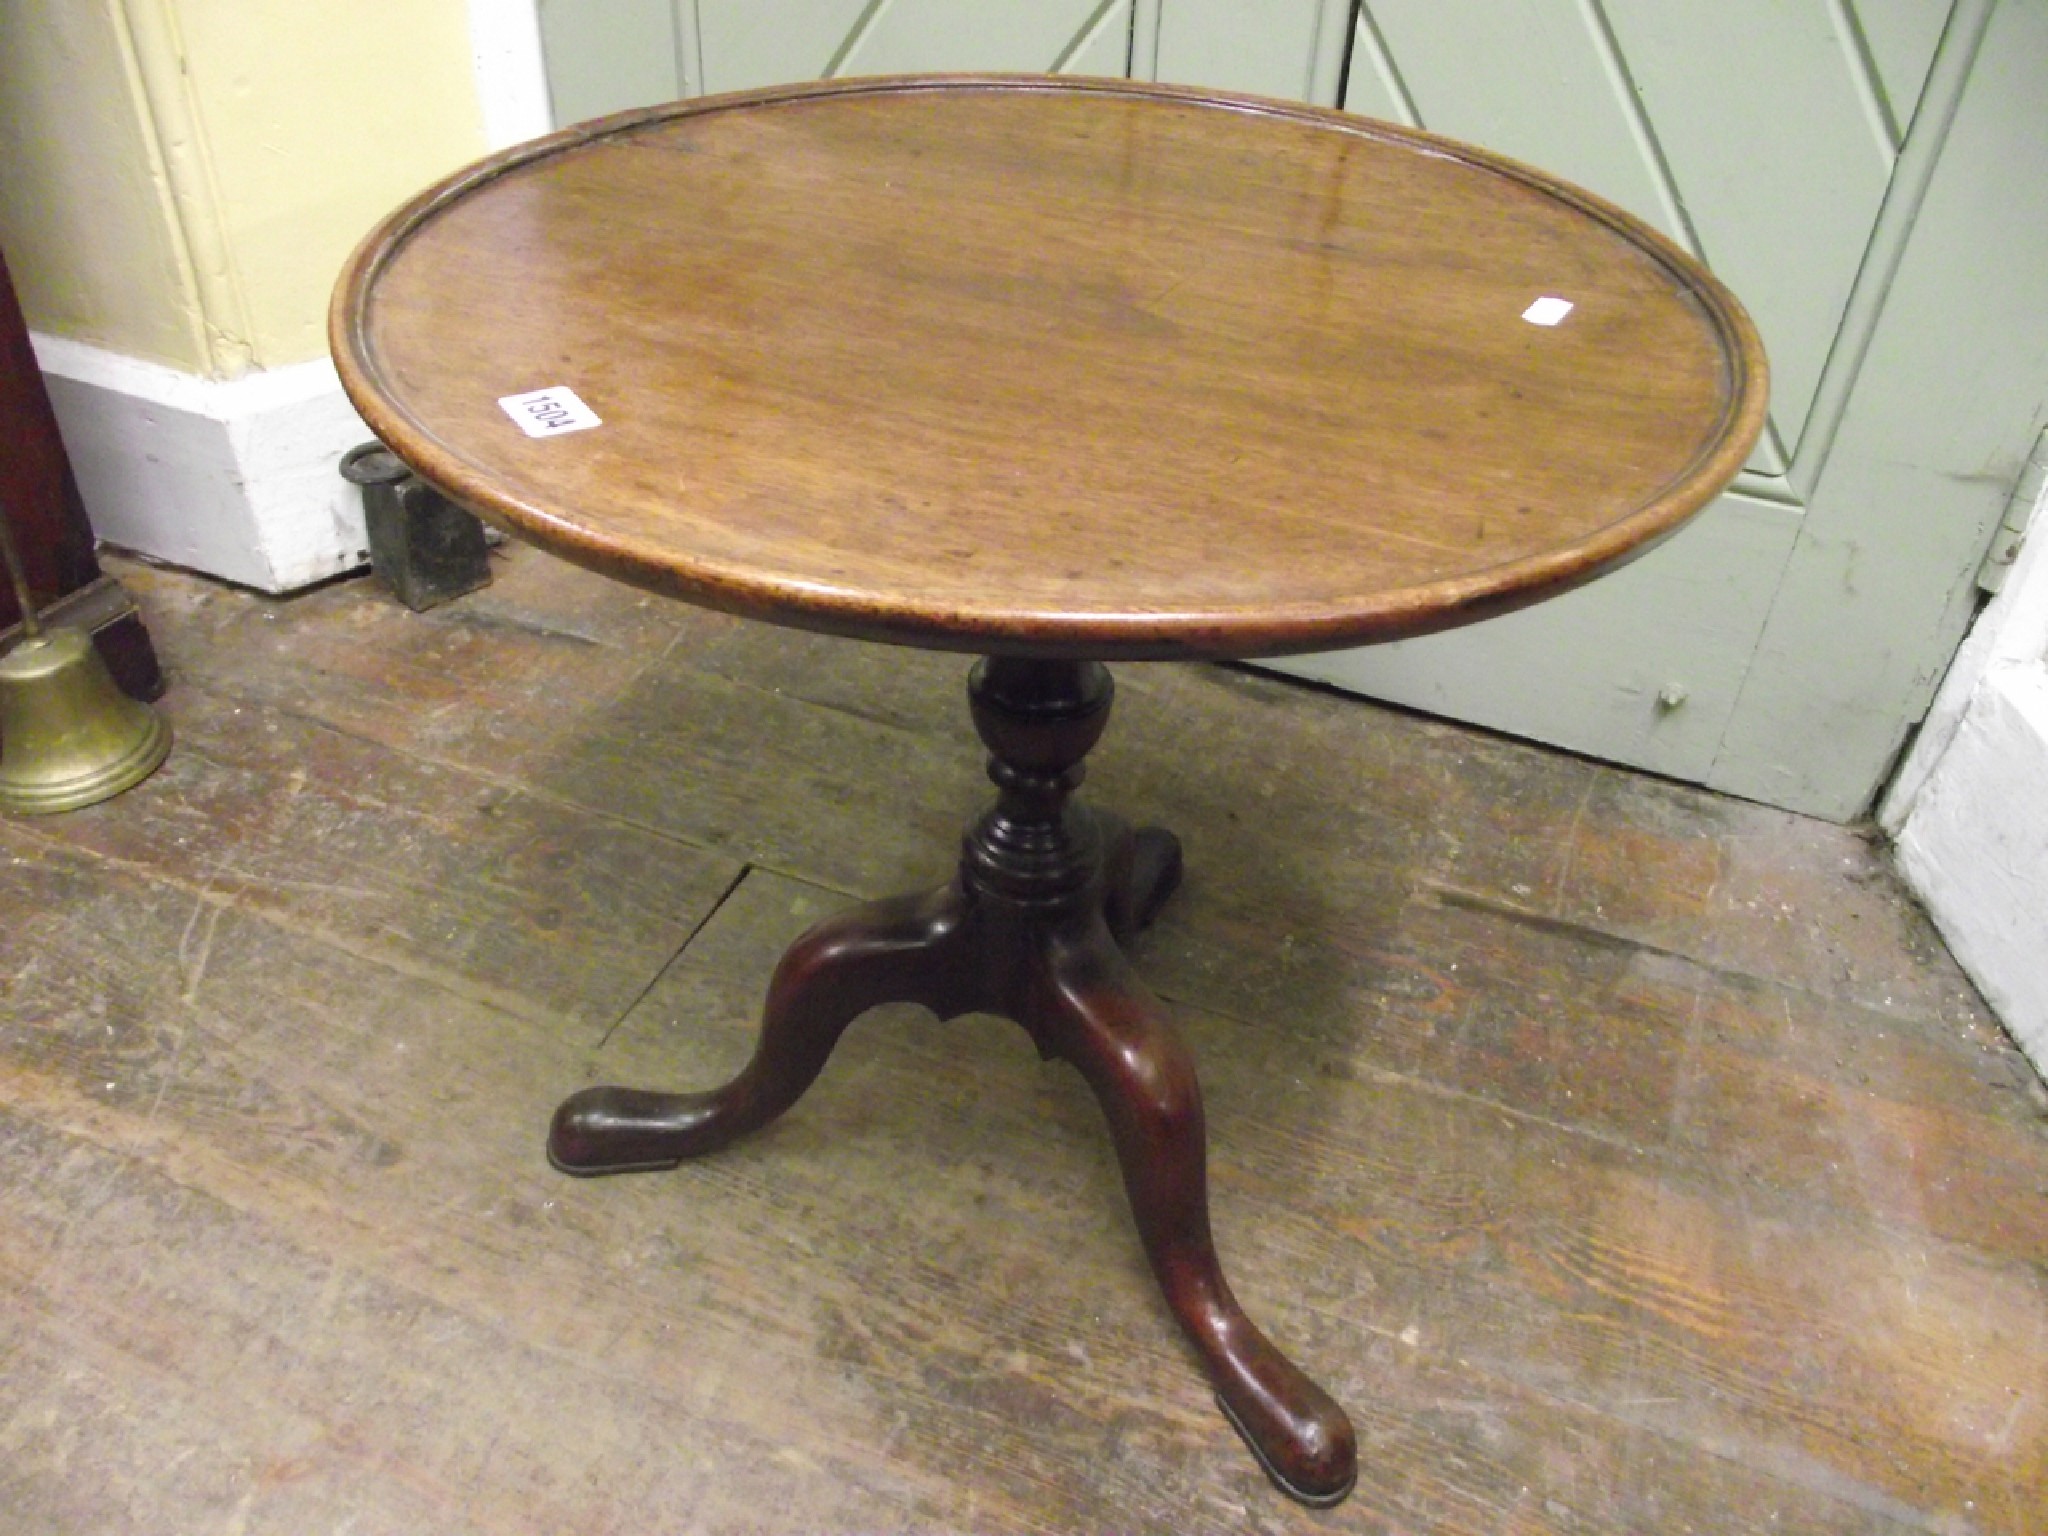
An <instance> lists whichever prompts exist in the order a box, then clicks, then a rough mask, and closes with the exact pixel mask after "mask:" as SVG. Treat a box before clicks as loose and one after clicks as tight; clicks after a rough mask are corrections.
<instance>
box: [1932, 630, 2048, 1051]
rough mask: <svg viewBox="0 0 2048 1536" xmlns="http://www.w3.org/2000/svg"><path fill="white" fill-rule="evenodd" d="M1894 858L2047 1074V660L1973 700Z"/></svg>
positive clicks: (2020, 667) (2012, 673)
mask: <svg viewBox="0 0 2048 1536" xmlns="http://www.w3.org/2000/svg"><path fill="white" fill-rule="evenodd" d="M1898 856H1899V867H1900V869H1901V870H1902V871H1903V872H1904V873H1905V876H1906V879H1907V881H1908V882H1909V883H1910V884H1911V885H1912V887H1913V889H1914V890H1915V891H1916V892H1918V893H1919V895H1920V899H1921V900H1922V901H1924V902H1925V903H1926V904H1927V909H1928V911H1929V912H1931V913H1933V914H1934V921H1935V925H1936V926H1937V927H1938V928H1940V929H1941V932H1942V937H1943V938H1945V939H1947V940H1948V945H1949V948H1950V949H1952V950H1954V951H1955V956H1956V959H1957V960H1959V961H1961V962H1962V965H1963V969H1964V970H1966V971H1968V972H1969V973H1970V975H1971V977H1972V978H1973V979H1974V980H1975V981H1976V983H1977V985H1978V987H1979V988H1980V989H1981V990H1982V991H1983V993H1984V997H1985V1000H1986V1001H1987V1002H1989V1003H1990V1004H1991V1006H1992V1008H1993V1009H1994V1010H1996V1012H1997V1013H1998V1016H1999V1017H2000V1018H2001V1019H2003V1020H2004V1021H2005V1025H2006V1028H2008V1029H2010V1030H2011V1031H2012V1032H2013V1036H2014V1038H2015V1039H2017V1040H2018V1041H2019V1043H2020V1045H2021V1047H2022V1049H2024V1050H2025V1051H2026V1053H2027V1055H2028V1056H2030V1057H2031V1058H2032V1059H2033V1062H2034V1065H2035V1066H2036V1067H2038V1068H2040V1070H2041V1071H2042V1073H2043V1074H2044V1075H2048V663H2044V662H2040V661H2035V662H2031V663H2027V662H2005V663H2002V664H2000V665H1998V666H1996V667H1994V668H1993V669H1992V671H1991V673H1990V675H1989V676H1987V677H1986V678H1985V679H1984V680H1983V682H1982V683H1980V684H1979V685H1978V687H1977V689H1976V691H1975V692H1974V693H1972V694H1971V696H1970V703H1969V707H1968V708H1967V709H1966V710H1964V712H1963V718H1962V722H1961V723H1960V724H1959V725H1958V726H1957V727H1956V731H1955V735H1954V736H1953V737H1952V738H1950V741H1949V744H1948V750H1947V751H1945V752H1943V753H1942V755H1941V761H1940V762H1939V763H1938V764H1937V765H1936V766H1935V768H1934V771H1933V772H1932V773H1931V774H1930V775H1929V776H1928V778H1927V781H1926V782H1925V783H1924V784H1923V785H1921V787H1920V792H1919V794H1918V796H1917V797H1916V798H1915V801H1914V804H1913V811H1912V814H1911V815H1910V816H1908V817H1907V818H1906V823H1905V825H1904V826H1903V827H1902V828H1900V830H1899V834H1898Z"/></svg>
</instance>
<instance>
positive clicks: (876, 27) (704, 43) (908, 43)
mask: <svg viewBox="0 0 2048 1536" xmlns="http://www.w3.org/2000/svg"><path fill="white" fill-rule="evenodd" d="M696 13H697V18H698V27H699V31H698V37H699V39H700V44H701V47H702V49H703V56H704V79H705V88H706V89H707V90H713V91H729V90H739V89H741V88H743V87H746V86H751V85H768V84H772V83H774V82H776V81H782V80H802V79H810V78H813V77H817V76H824V75H893V74H910V73H915V72H918V71H922V70H977V69H987V70H1048V71H1051V70H1067V71H1071V72H1074V73H1084V74H1112V75H1122V74H1124V73H1126V72H1127V69H1128V61H1129V57H1130V30H1131V0H976V3H974V4H965V3H962V0H880V3H879V4H875V3H871V0H870V3H864V0H778V3H776V4H773V5H764V4H762V3H761V0H698V3H697V6H696Z"/></svg>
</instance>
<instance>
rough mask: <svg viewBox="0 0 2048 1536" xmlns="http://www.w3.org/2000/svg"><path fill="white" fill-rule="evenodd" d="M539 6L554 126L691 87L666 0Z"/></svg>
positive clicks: (565, 0)
mask: <svg viewBox="0 0 2048 1536" xmlns="http://www.w3.org/2000/svg"><path fill="white" fill-rule="evenodd" d="M539 13H540V41H541V50H542V53H543V54H544V55H545V56H546V59H547V69H548V100H549V108H550V111H551V114H552V116H553V117H554V121H555V126H556V127H557V128H560V127H564V126H566V125H567V124H569V123H580V122H582V121H583V120H584V119H585V118H589V117H602V116H604V115H605V114H606V113H607V112H623V111H625V110H626V109H627V108H629V107H645V106H650V105H652V104H653V103H655V102H657V101H674V100H675V99H676V98H677V97H678V96H688V95H691V94H693V92H692V89H691V85H690V84H689V83H688V82H685V81H684V80H683V79H682V78H681V75H680V72H679V70H678V68H677V60H678V59H679V58H680V56H681V55H680V51H679V44H678V36H677V28H676V13H675V10H674V8H673V7H672V6H671V5H670V4H669V0H540V3H539Z"/></svg>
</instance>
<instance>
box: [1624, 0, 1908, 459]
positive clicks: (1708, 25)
mask: <svg viewBox="0 0 2048 1536" xmlns="http://www.w3.org/2000/svg"><path fill="white" fill-rule="evenodd" d="M1605 14H1606V16H1607V18H1608V20H1609V22H1610V23H1611V25H1612V30H1613V37H1614V40H1615V43H1616V45H1617V47H1618V50H1619V56H1620V59H1621V61H1622V64H1623V66H1624V67H1625V68H1626V70H1627V72H1628V77H1629V78H1630V79H1631V80H1632V81H1633V82H1634V84H1635V88H1636V90H1637V91H1638V92H1639V93H1640V96H1641V100H1642V103H1643V111H1644V116H1645V118H1646V120H1647V124H1648V127H1649V130H1650V131H1651V132H1652V133H1654V135H1655V142H1656V145H1657V147H1658V149H1659V151H1660V153H1661V154H1662V157H1663V159H1664V161H1665V163H1666V164H1667V165H1668V166H1669V167H1670V174H1671V179H1672V181H1673V182H1674V183H1675V185H1676V187H1677V190H1678V195H1679V197H1680V199H1681V201H1682V202H1683V205H1684V209H1685V212H1686V215H1687V217H1688V218H1689V220H1690V222H1691V226H1692V229H1693V233H1694V236H1695V238H1696V241H1697V249H1698V250H1699V252H1700V254H1701V255H1702V256H1703V257H1705V259H1706V260H1707V262H1708V263H1709V264H1710V265H1711V266H1712V267H1713V269H1714V271H1715V273H1716V274H1717V275H1718V276H1719V277H1721V278H1722V279H1723V280H1724V281H1726V282H1727V284H1728V286H1729V287H1731V288H1733V289H1734V290H1735V291H1736V292H1737V293H1738V294H1740V295H1741V296H1742V302H1743V303H1744V304H1745V305H1746V306H1747V307H1748V308H1749V311H1750V313H1751V314H1752V315H1753V316H1754V317H1755V318H1756V323H1757V328H1758V329H1759V330H1760V331H1762V332H1763V336H1764V342H1765V345H1766V346H1767V347H1768V348H1769V350H1770V356H1771V398H1772V411H1771V415H1772V420H1773V422H1774V423H1775V425H1776V427H1777V435H1778V439H1779V442H1780V443H1781V444H1782V445H1783V446H1784V447H1785V449H1786V450H1787V451H1788V452H1789V453H1790V454H1791V456H1792V457H1794V458H1796V457H1797V455H1798V449H1797V447H1796V446H1795V445H1796V444H1797V442H1798V440H1799V436H1800V433H1801V430H1802V428H1803V426H1804V423H1805V421H1806V417H1807V412H1808V409H1809V408H1810V407H1811V406H1812V404H1813V397H1814V391H1815V389H1816V387H1817V386H1818V384H1819V382H1820V373H1821V368H1822V366H1823V365H1824V364H1825V363H1826V361H1827V356H1828V349H1829V347H1830V346H1831V345H1832V343H1833V342H1834V339H1835V333H1836V331H1837V330H1838V329H1839V328H1840V326H1841V323H1842V312H1843V309H1844V308H1845V306H1846V305H1847V303H1848V299H1849V289H1850V285H1851V284H1853V283H1854V282H1855V280H1856V269H1857V267H1858V266H1859V265H1860V264H1861V262H1862V259H1863V250H1864V247H1865V246H1866V245H1867V244H1868V243H1869V241H1870V231H1871V226H1872V224H1873V223H1875V222H1876V219H1877V208H1878V204H1879V203H1880V202H1881V201H1882V200H1883V198H1884V191H1885V184H1886V182H1887V181H1888V180H1889V179H1890V177H1891V169H1892V159H1893V154H1892V146H1891V141H1890V136H1889V133H1888V132H1886V131H1885V130H1884V129H1883V128H1882V126H1881V124H1880V123H1879V122H1878V121H1876V120H1875V118H1874V116H1873V113H1872V110H1871V106H1870V103H1871V102H1872V100H1873V99H1874V95H1875V92H1876V89H1877V88H1876V87H1875V86H1874V84H1873V83H1872V82H1870V81H1869V80H1868V78H1867V77H1866V76H1865V74H1864V63H1863V58H1862V55H1861V52H1860V50H1859V49H1858V48H1857V47H1856V46H1855V43H1854V40H1853V39H1852V38H1849V37H1845V36H1843V35H1842V33H1841V32H1840V31H1839V30H1838V29H1837V26H1836V19H1835V12H1834V10H1833V7H1832V6H1831V5H1830V4H1829V3H1828V0H1798V3H1787V0H1715V3H1713V4H1711V5H1692V4H1672V3H1670V0H1607V4H1606V11H1605Z"/></svg>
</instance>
